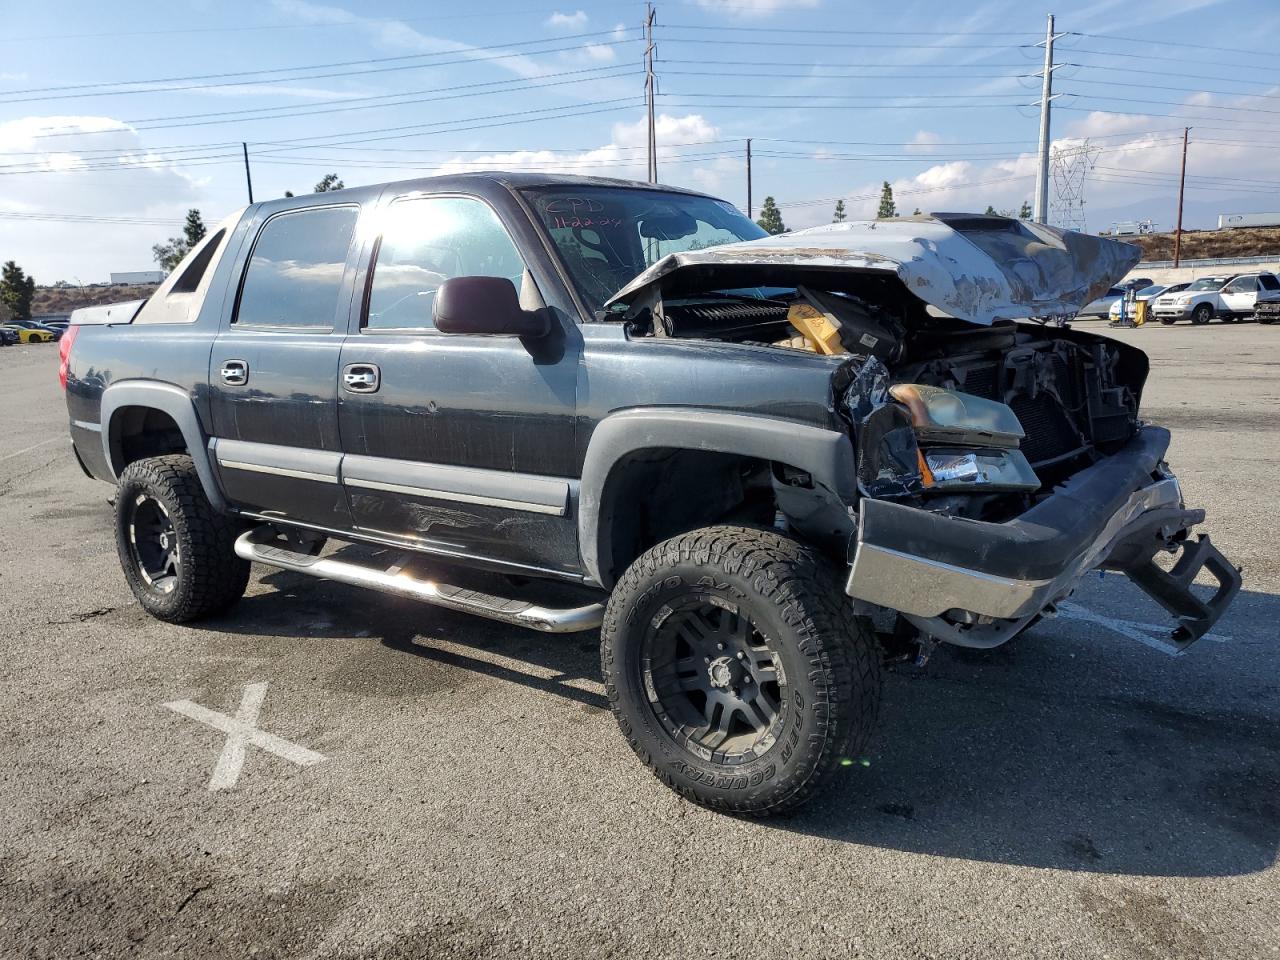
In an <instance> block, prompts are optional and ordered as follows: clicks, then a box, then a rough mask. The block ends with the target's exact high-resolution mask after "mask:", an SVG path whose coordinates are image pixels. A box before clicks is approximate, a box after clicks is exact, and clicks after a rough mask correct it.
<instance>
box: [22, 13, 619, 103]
mask: <svg viewBox="0 0 1280 960" xmlns="http://www.w3.org/2000/svg"><path fill="white" fill-rule="evenodd" d="M624 29H625V30H626V31H627V32H629V33H634V32H635V28H624ZM605 36H615V31H613V30H597V31H593V32H591V33H578V34H570V35H568V36H560V37H546V38H542V39H539V40H522V41H518V42H515V43H503V44H494V45H491V46H485V47H468V46H465V45H464V46H463V48H462V49H456V50H441V51H440V52H438V53H414V54H406V55H403V56H398V57H373V58H365V59H361V60H339V61H336V62H333V63H321V64H310V65H303V66H296V67H272V68H264V69H260V70H239V71H234V72H230V73H205V74H193V75H191V76H186V77H161V78H154V79H144V80H104V81H100V82H97V83H87V84H71V85H68V86H61V87H28V88H26V89H22V90H7V91H3V93H4V94H5V98H4V99H0V102H3V103H28V102H31V101H33V100H65V99H71V97H70V96H48V97H26V98H23V99H16V98H11V97H9V96H8V95H9V94H14V93H61V92H64V91H80V90H101V89H102V88H103V87H138V86H144V85H149V84H160V83H187V81H193V80H225V81H227V82H225V83H193V84H189V85H187V86H175V87H152V86H147V87H146V89H142V90H110V91H107V92H105V93H93V94H89V93H85V94H76V96H77V97H78V96H124V95H127V94H134V93H173V92H181V91H183V90H206V89H214V88H217V87H227V86H239V85H242V84H249V83H252V84H266V83H292V82H294V81H297V80H323V79H328V78H331V77H355V76H364V75H366V74H370V73H387V72H390V71H392V70H417V69H425V68H429V67H444V66H454V65H457V64H462V63H488V62H490V61H495V60H509V59H512V58H513V57H531V56H537V55H539V54H543V53H560V52H563V51H566V50H577V49H579V48H580V47H581V46H582V45H581V44H577V43H575V44H570V45H568V46H560V47H551V48H549V49H545V50H519V51H515V52H513V53H507V54H497V53H494V54H489V51H494V50H510V49H511V48H513V47H526V46H530V45H533V44H546V43H562V42H563V41H565V40H576V39H585V38H590V37H605ZM636 39H639V38H638V37H628V38H616V39H614V40H612V41H609V42H604V43H600V44H598V46H607V47H612V46H614V45H616V44H622V43H628V42H631V41H634V40H636ZM473 53H478V54H485V56H469V54H473ZM459 55H461V56H460V58H459V59H456V60H443V61H433V62H430V63H416V62H415V63H409V64H405V63H404V61H406V60H413V61H420V60H423V59H425V58H427V57H446V56H459ZM386 63H399V64H401V65H400V66H396V67H386V68H382V69H374V70H351V71H340V72H337V73H308V74H305V75H303V76H288V77H272V76H264V75H265V74H281V73H289V74H293V73H299V72H302V71H308V70H329V69H332V68H335V67H352V66H367V65H370V64H386ZM250 77H256V78H257V79H253V80H249V79H247V78H250ZM525 79H531V78H525Z"/></svg>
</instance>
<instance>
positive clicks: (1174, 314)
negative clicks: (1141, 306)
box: [1151, 303, 1192, 320]
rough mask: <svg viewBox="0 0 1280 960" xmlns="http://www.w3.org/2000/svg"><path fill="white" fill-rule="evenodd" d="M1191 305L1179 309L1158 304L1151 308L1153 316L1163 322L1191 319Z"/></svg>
mask: <svg viewBox="0 0 1280 960" xmlns="http://www.w3.org/2000/svg"><path fill="white" fill-rule="evenodd" d="M1191 309H1192V308H1191V305H1190V304H1188V305H1187V306H1185V307H1177V306H1172V305H1162V304H1158V303H1157V304H1156V305H1155V306H1153V307H1152V308H1151V315H1152V316H1153V317H1156V318H1158V319H1161V320H1165V319H1174V320H1186V319H1189V318H1190V317H1191Z"/></svg>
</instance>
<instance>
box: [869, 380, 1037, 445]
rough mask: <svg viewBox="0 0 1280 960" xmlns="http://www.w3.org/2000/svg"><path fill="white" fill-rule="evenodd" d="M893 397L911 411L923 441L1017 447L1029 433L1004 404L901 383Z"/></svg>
mask: <svg viewBox="0 0 1280 960" xmlns="http://www.w3.org/2000/svg"><path fill="white" fill-rule="evenodd" d="M889 395H890V396H891V397H893V399H895V400H897V401H898V402H899V403H901V404H903V405H905V406H906V408H907V409H908V410H909V411H911V424H912V426H914V427H915V430H916V436H917V437H919V438H920V440H921V441H924V442H928V441H930V440H936V441H940V442H944V443H947V442H949V443H954V444H962V445H966V446H967V445H968V444H970V443H973V444H978V445H980V446H997V447H1016V446H1017V445H1018V441H1020V440H1021V439H1022V438H1023V437H1024V436H1026V433H1025V432H1024V431H1023V429H1022V424H1021V423H1019V422H1018V417H1017V415H1016V414H1015V413H1014V412H1013V411H1012V410H1010V409H1009V408H1008V407H1007V406H1005V405H1004V404H1003V403H999V402H997V401H995V400H986V399H984V398H983V397H975V396H973V394H970V393H957V392H955V391H954V390H943V389H942V388H941V387H931V386H928V385H927V384H923V383H898V384H894V385H893V386H892V387H890V388H889Z"/></svg>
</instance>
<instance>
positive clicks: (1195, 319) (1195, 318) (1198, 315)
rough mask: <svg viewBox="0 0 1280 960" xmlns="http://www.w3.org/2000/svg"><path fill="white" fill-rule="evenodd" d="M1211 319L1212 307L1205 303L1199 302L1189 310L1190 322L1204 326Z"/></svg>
mask: <svg viewBox="0 0 1280 960" xmlns="http://www.w3.org/2000/svg"><path fill="white" fill-rule="evenodd" d="M1212 319H1213V307H1211V306H1209V304H1207V303H1201V304H1198V305H1197V306H1196V308H1195V309H1194V310H1192V311H1191V322H1192V323H1194V324H1195V325H1196V326H1204V325H1205V324H1206V323H1208V322H1209V321H1210V320H1212Z"/></svg>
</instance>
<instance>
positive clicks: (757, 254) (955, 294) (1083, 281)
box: [605, 213, 1141, 326]
mask: <svg viewBox="0 0 1280 960" xmlns="http://www.w3.org/2000/svg"><path fill="white" fill-rule="evenodd" d="M1140 256H1141V251H1140V250H1139V249H1138V247H1136V246H1134V245H1132V244H1128V243H1121V242H1119V241H1116V240H1109V239H1106V238H1103V237H1094V236H1090V235H1088V234H1085V233H1076V232H1075V231H1072V230H1061V229H1059V228H1057V227H1048V226H1044V225H1043V224H1038V223H1031V222H1028V221H1026V220H1013V219H1010V218H1008V217H991V216H982V215H978V214H966V213H935V214H931V215H929V216H916V217H899V218H896V219H893V220H866V221H849V222H846V223H832V224H826V225H824V226H820V227H811V228H809V229H807V230H797V231H795V232H793V233H785V234H782V235H780V236H775V237H764V238H761V239H759V240H750V241H746V242H743V243H733V244H727V245H725V246H720V247H711V248H709V249H704V250H688V251H685V252H683V253H673V254H669V255H668V256H666V257H663V258H662V259H661V260H659V261H658V262H657V263H655V264H654V265H653V266H651V267H650V268H649V269H647V270H645V271H644V273H642V274H640V275H639V276H637V277H636V278H635V279H634V280H632V281H631V282H630V283H628V284H627V285H626V286H625V287H623V288H622V289H621V290H619V291H618V292H617V293H616V294H615V295H614V296H613V298H612V299H611V300H610V301H609V303H607V304H606V305H605V307H606V309H610V308H613V307H615V306H618V305H622V306H631V305H632V304H633V303H635V302H637V301H646V300H651V299H653V298H654V297H655V296H656V297H668V298H670V297H679V296H689V295H694V294H697V293H700V292H707V291H710V290H727V289H736V288H743V287H757V286H780V287H792V286H797V285H800V284H807V285H810V286H815V287H823V286H825V287H828V288H831V287H833V281H834V285H835V286H836V287H838V285H839V280H838V277H834V276H833V274H840V273H846V274H868V273H871V274H876V273H879V274H894V275H896V276H897V277H898V279H899V280H901V281H902V283H903V284H904V285H905V287H906V289H907V290H908V291H909V292H910V293H911V294H913V295H914V296H915V297H917V298H919V299H920V300H922V301H924V303H926V304H928V305H929V306H932V307H935V308H936V309H938V310H940V311H942V312H943V313H945V314H946V315H948V316H951V317H955V318H956V319H959V320H967V321H968V322H970V323H976V324H981V325H983V326H989V325H991V324H992V323H995V322H996V321H997V320H1018V319H1023V318H1027V317H1052V316H1059V315H1062V314H1069V313H1074V312H1075V311H1076V310H1077V309H1078V308H1079V307H1080V305H1081V304H1083V303H1087V302H1088V301H1090V300H1092V299H1094V298H1095V297H1098V296H1101V295H1102V294H1104V293H1106V292H1107V290H1108V289H1110V287H1112V286H1113V285H1114V284H1115V283H1116V282H1117V281H1118V280H1120V278H1121V277H1123V276H1124V275H1125V274H1126V273H1128V272H1129V271H1130V270H1131V269H1133V266H1134V264H1136V263H1137V262H1138V260H1139V257H1140Z"/></svg>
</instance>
